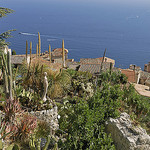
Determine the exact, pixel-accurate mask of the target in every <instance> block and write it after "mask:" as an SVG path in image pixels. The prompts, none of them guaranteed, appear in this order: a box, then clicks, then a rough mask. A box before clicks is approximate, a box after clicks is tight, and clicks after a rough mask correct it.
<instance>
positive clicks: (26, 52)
mask: <svg viewBox="0 0 150 150" xmlns="http://www.w3.org/2000/svg"><path fill="white" fill-rule="evenodd" d="M27 57H28V41H26V61H27Z"/></svg>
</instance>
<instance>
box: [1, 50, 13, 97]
mask: <svg viewBox="0 0 150 150" xmlns="http://www.w3.org/2000/svg"><path fill="white" fill-rule="evenodd" d="M2 64H3V77H4V82H5V83H4V90H5V94H6V97H7V98H11V99H13V96H12V70H11V54H10V52H9V51H8V52H7V57H6V59H5V55H4V53H3V54H2Z"/></svg>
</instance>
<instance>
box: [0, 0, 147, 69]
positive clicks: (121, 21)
mask: <svg viewBox="0 0 150 150" xmlns="http://www.w3.org/2000/svg"><path fill="white" fill-rule="evenodd" d="M0 7H8V8H11V9H13V10H14V11H15V12H14V13H12V14H9V15H8V16H7V17H4V18H2V19H0V33H2V32H4V31H7V30H9V29H16V31H14V32H12V36H13V37H12V38H10V39H8V40H7V41H9V42H10V46H9V47H10V48H11V49H12V50H16V52H17V54H25V46H26V44H25V43H26V40H27V41H28V42H30V41H32V43H33V53H35V51H36V44H37V42H38V36H37V35H38V34H37V33H38V32H40V34H41V40H42V51H43V52H44V51H46V50H48V45H49V44H50V45H51V46H52V49H54V48H59V47H61V45H62V39H64V40H65V48H67V49H68V50H69V58H74V59H75V60H76V61H79V60H80V58H97V57H102V56H103V53H104V50H105V48H107V52H106V56H107V57H110V58H112V59H115V60H116V65H115V66H116V67H121V68H128V67H129V65H130V64H136V65H138V66H140V67H142V68H143V66H144V64H146V63H148V62H149V61H150V2H149V0H130V1H129V0H0ZM20 32H21V33H22V34H19V33H20Z"/></svg>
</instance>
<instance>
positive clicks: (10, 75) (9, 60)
mask: <svg viewBox="0 0 150 150" xmlns="http://www.w3.org/2000/svg"><path fill="white" fill-rule="evenodd" d="M7 66H8V90H9V97H10V99H13V96H12V70H11V54H10V51H8V52H7Z"/></svg>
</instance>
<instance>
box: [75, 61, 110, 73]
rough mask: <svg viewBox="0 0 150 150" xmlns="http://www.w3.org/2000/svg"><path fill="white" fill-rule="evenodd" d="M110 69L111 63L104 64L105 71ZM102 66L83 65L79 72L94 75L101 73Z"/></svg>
mask: <svg viewBox="0 0 150 150" xmlns="http://www.w3.org/2000/svg"><path fill="white" fill-rule="evenodd" d="M109 67H110V63H103V70H107V69H109ZM100 69H101V65H100V64H81V65H80V68H79V70H78V71H83V72H90V73H92V74H94V73H98V72H100Z"/></svg>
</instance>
